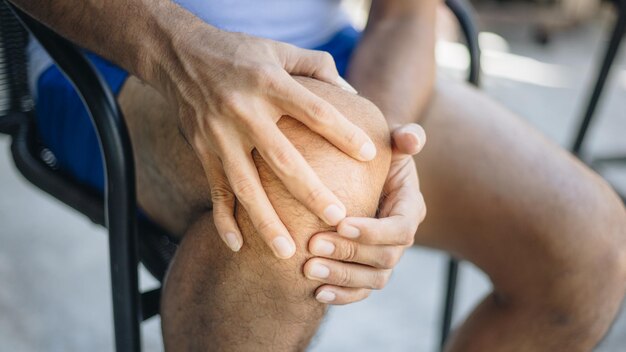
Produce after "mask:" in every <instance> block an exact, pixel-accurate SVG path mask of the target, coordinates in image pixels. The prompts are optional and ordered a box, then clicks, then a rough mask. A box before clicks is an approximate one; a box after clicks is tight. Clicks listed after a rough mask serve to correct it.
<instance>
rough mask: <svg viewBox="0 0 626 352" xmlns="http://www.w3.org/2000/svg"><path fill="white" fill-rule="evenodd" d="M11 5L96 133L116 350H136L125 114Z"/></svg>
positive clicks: (80, 62)
mask: <svg viewBox="0 0 626 352" xmlns="http://www.w3.org/2000/svg"><path fill="white" fill-rule="evenodd" d="M5 1H6V0H5ZM10 6H11V7H12V10H13V11H14V13H15V14H16V16H17V17H18V18H19V19H20V20H21V21H22V23H23V24H24V26H25V27H26V28H27V29H28V30H29V31H30V32H31V33H32V35H33V36H34V37H35V38H37V40H38V41H39V42H40V43H41V45H42V46H43V47H44V48H45V49H46V51H47V52H48V53H49V54H50V56H51V57H52V59H53V60H54V61H55V62H56V63H57V65H58V66H59V68H60V69H61V70H62V71H63V73H64V74H65V76H66V77H67V78H68V79H69V80H70V81H71V82H72V84H73V85H74V87H75V89H76V91H77V92H78V93H79V95H80V97H81V99H82V100H83V103H84V104H85V106H86V107H87V110H88V111H89V114H90V116H91V119H92V121H93V123H94V126H95V128H96V130H97V132H98V133H97V135H98V139H99V142H100V147H101V150H102V152H103V156H104V161H105V165H106V167H105V170H106V177H105V179H106V182H105V184H106V192H105V194H106V198H105V202H106V213H105V222H106V225H107V228H108V230H109V250H110V260H111V286H112V291H113V292H112V294H113V318H114V323H115V345H116V350H117V351H118V352H121V351H140V349H141V344H140V331H139V324H140V322H141V318H142V316H141V308H140V305H139V290H138V279H137V276H138V273H137V265H138V260H137V236H136V217H135V211H136V195H135V182H134V180H135V171H134V162H133V154H132V148H131V144H130V138H129V137H128V131H127V129H126V125H125V123H124V119H123V118H122V114H121V112H120V110H119V107H118V106H117V103H116V101H115V99H114V97H113V94H112V93H111V91H110V90H109V88H108V86H107V85H106V83H105V82H104V81H103V79H102V78H101V77H100V76H99V75H98V74H97V71H96V70H95V69H94V68H93V67H92V65H91V63H90V62H89V61H88V60H87V59H86V58H85V56H84V55H83V54H82V53H81V51H80V50H79V49H77V48H76V47H75V46H74V45H73V44H72V43H70V42H69V41H67V40H66V39H64V38H62V37H60V36H59V35H57V34H56V33H54V32H53V31H51V30H50V29H48V28H47V27H45V26H44V25H42V24H41V23H39V22H37V21H36V20H34V19H32V18H31V17H29V16H28V15H26V14H25V13H24V12H22V11H21V10H19V9H17V8H16V7H14V6H12V5H10Z"/></svg>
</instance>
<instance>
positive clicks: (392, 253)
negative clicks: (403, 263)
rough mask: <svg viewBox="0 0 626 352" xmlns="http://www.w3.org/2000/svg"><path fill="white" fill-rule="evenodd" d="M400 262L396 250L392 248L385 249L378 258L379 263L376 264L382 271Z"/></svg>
mask: <svg viewBox="0 0 626 352" xmlns="http://www.w3.org/2000/svg"><path fill="white" fill-rule="evenodd" d="M399 260H400V255H399V253H398V250H397V249H396V248H393V247H389V248H385V249H384V250H383V252H382V255H381V257H380V262H379V263H378V264H379V266H380V267H381V268H382V269H391V268H393V267H394V266H396V264H398V261H399Z"/></svg>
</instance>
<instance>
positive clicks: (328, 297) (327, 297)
mask: <svg viewBox="0 0 626 352" xmlns="http://www.w3.org/2000/svg"><path fill="white" fill-rule="evenodd" d="M335 298H337V296H336V295H335V294H334V293H333V292H330V291H327V290H322V291H320V292H319V293H318V294H317V296H315V299H316V300H318V301H320V302H322V303H330V302H332V301H334V300H335Z"/></svg>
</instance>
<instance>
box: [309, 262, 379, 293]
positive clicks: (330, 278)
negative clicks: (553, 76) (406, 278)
mask: <svg viewBox="0 0 626 352" xmlns="http://www.w3.org/2000/svg"><path fill="white" fill-rule="evenodd" d="M304 275H305V276H306V277H307V278H309V279H311V280H315V281H320V282H323V283H326V284H331V285H335V286H342V287H355V288H369V289H373V290H380V289H382V288H383V287H385V285H386V284H387V282H388V281H389V277H390V276H391V270H388V269H376V268H372V267H369V266H365V265H360V264H352V263H342V262H338V261H335V260H330V259H324V258H312V259H309V261H307V262H306V263H305V264H304Z"/></svg>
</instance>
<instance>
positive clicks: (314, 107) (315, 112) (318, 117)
mask: <svg viewBox="0 0 626 352" xmlns="http://www.w3.org/2000/svg"><path fill="white" fill-rule="evenodd" d="M309 114H310V115H311V117H312V118H313V124H314V126H315V127H318V128H321V127H328V126H331V125H333V120H334V119H333V118H332V114H331V112H330V108H329V107H328V106H327V105H326V104H325V103H323V102H314V103H312V104H311V105H310V106H309Z"/></svg>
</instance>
